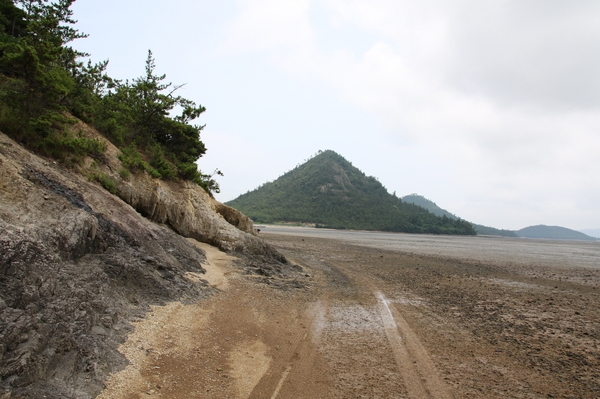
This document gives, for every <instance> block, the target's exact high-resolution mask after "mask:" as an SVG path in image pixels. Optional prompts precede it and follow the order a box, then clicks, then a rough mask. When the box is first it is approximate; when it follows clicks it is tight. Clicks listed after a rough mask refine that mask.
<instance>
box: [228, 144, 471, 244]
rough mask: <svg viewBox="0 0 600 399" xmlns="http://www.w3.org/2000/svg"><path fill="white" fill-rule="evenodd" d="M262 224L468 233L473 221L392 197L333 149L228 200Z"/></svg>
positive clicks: (372, 178)
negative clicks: (278, 223)
mask: <svg viewBox="0 0 600 399" xmlns="http://www.w3.org/2000/svg"><path fill="white" fill-rule="evenodd" d="M227 205H229V206H231V207H233V208H236V209H238V210H240V211H241V212H242V213H244V214H246V215H248V216H249V217H250V218H252V219H253V220H254V221H255V222H258V223H275V222H286V223H289V222H293V223H306V224H314V225H316V226H318V227H330V228H336V229H361V230H380V231H397V232H408V233H432V234H469V235H474V234H475V230H474V229H473V227H472V226H471V224H470V223H468V222H466V221H464V220H460V219H453V218H449V217H438V216H436V215H434V214H432V213H430V212H428V211H427V210H425V209H423V208H421V207H419V206H416V205H413V204H410V203H406V202H403V201H402V200H401V199H400V198H398V197H396V196H395V195H392V194H390V193H388V191H387V190H386V189H385V187H383V185H382V184H381V183H380V182H379V181H378V180H377V179H376V178H374V177H371V176H369V177H367V176H366V175H365V174H364V173H363V172H361V171H360V170H359V169H357V168H356V167H354V166H352V164H351V163H350V162H348V161H347V160H346V159H344V158H343V157H342V156H340V155H339V154H336V153H335V152H333V151H330V150H328V151H320V152H319V153H318V154H317V155H316V156H315V157H313V158H312V159H310V160H308V161H307V162H306V163H304V164H302V165H300V166H298V167H296V168H295V169H293V170H291V171H290V172H287V173H285V174H284V175H283V176H281V177H279V178H278V179H277V180H275V181H273V182H269V183H266V184H263V185H262V186H260V187H259V188H257V189H256V190H254V191H251V192H248V193H246V194H243V195H241V196H239V197H238V198H236V199H234V200H233V201H229V202H227Z"/></svg>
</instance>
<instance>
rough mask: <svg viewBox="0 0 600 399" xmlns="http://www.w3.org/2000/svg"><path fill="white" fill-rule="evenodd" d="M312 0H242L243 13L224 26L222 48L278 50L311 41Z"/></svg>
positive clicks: (227, 51)
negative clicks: (309, 13)
mask: <svg viewBox="0 0 600 399" xmlns="http://www.w3.org/2000/svg"><path fill="white" fill-rule="evenodd" d="M309 6H310V1H309V0H287V1H279V0H240V1H238V7H239V8H240V13H239V14H238V15H237V16H236V17H234V18H233V20H232V21H231V22H230V23H228V24H227V25H226V27H225V29H224V30H223V32H224V36H225V40H224V42H223V43H222V46H221V48H220V52H221V53H223V54H230V55H234V54H241V53H249V52H250V53H251V52H256V51H265V50H277V49H280V48H282V47H283V48H285V47H287V46H294V45H301V44H303V43H306V42H310V41H311V39H312V31H311V28H310V24H309V19H308V10H309Z"/></svg>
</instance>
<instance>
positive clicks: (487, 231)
mask: <svg viewBox="0 0 600 399" xmlns="http://www.w3.org/2000/svg"><path fill="white" fill-rule="evenodd" d="M402 201H404V202H409V203H411V204H415V205H418V206H420V207H423V208H425V209H427V210H428V211H429V212H431V213H433V214H434V215H437V216H446V217H448V218H451V219H454V220H456V219H459V217H458V216H456V215H454V214H452V213H450V212H448V211H447V210H445V209H442V208H440V207H439V206H437V204H436V203H435V202H433V201H430V200H428V199H427V198H425V197H423V196H422V195H418V194H410V195H407V196H404V197H402ZM471 224H472V225H473V227H474V228H475V231H476V232H477V234H479V235H495V236H505V237H517V235H516V234H515V232H514V231H512V230H500V229H496V228H493V227H488V226H482V225H480V224H475V223H471Z"/></svg>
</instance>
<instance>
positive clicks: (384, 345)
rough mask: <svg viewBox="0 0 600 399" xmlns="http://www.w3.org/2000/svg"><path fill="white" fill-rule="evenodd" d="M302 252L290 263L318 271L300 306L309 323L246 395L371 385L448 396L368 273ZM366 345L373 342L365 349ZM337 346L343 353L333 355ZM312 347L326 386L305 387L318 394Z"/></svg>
mask: <svg viewBox="0 0 600 399" xmlns="http://www.w3.org/2000/svg"><path fill="white" fill-rule="evenodd" d="M302 258H303V259H302V261H301V262H297V263H300V264H303V265H308V266H309V267H310V268H311V269H312V270H313V271H314V270H319V271H320V272H321V273H322V275H323V277H324V281H323V282H324V287H323V288H324V291H323V292H322V296H321V300H320V301H319V302H317V303H315V304H313V306H312V308H311V310H310V311H309V312H308V313H309V316H308V317H307V319H308V320H310V326H311V327H310V329H309V330H308V331H307V332H306V333H305V334H304V335H303V336H302V337H300V335H299V334H296V335H295V336H294V340H292V342H290V345H288V346H287V347H286V348H285V350H284V352H283V353H282V354H281V356H279V354H278V356H277V357H278V359H274V362H273V364H272V367H271V369H270V370H269V371H268V372H267V373H266V374H265V376H263V379H262V380H261V381H260V382H259V384H258V385H257V386H256V387H255V389H254V391H253V392H252V395H250V398H252V399H257V398H271V399H278V398H292V397H293V398H314V397H327V398H330V397H331V398H334V397H335V398H337V397H347V395H349V394H350V395H356V397H362V396H363V394H369V395H372V394H375V396H377V397H379V395H377V394H376V393H375V390H378V392H381V393H383V395H384V396H383V397H394V398H396V397H398V398H399V397H402V398H404V397H409V398H427V399H452V398H453V395H452V394H451V391H450V389H449V387H447V386H446V384H445V383H444V381H443V379H442V378H441V377H440V374H439V372H438V370H437V369H436V366H435V364H434V363H433V361H432V359H431V358H430V356H429V354H428V352H427V350H426V349H425V348H424V346H423V345H422V344H421V342H420V340H419V338H418V337H417V335H416V334H415V333H414V332H413V331H412V329H411V328H410V326H409V324H408V323H407V322H406V320H405V319H404V318H403V317H402V314H401V313H400V311H399V310H398V309H397V307H396V306H394V304H393V300H392V301H390V300H388V299H387V298H386V297H385V295H384V294H383V293H382V290H381V289H380V288H379V286H380V285H381V284H378V283H379V281H378V280H377V279H376V278H375V277H371V276H365V275H364V274H362V273H360V271H359V270H353V269H352V268H351V266H350V264H348V265H346V264H344V263H341V264H340V263H338V262H336V261H335V260H334V261H333V262H331V259H322V258H320V257H315V256H310V257H307V258H305V257H303V256H302ZM340 334H341V335H340ZM323 335H324V336H323ZM322 340H324V341H325V342H321V341H322ZM332 345H333V346H332ZM348 345H350V346H348ZM374 347H378V348H380V349H378V350H376V351H375V352H373V350H374ZM339 351H344V352H345V353H346V354H345V355H343V356H341V357H340V355H342V352H339ZM386 351H387V356H386ZM320 355H323V356H325V357H326V358H327V357H328V355H329V359H328V361H329V364H328V365H327V366H326V367H327V372H326V374H328V375H329V378H330V379H331V380H332V381H330V383H331V385H330V386H329V387H324V386H321V388H320V389H316V388H314V387H313V388H312V389H314V391H313V392H315V393H320V395H318V396H312V395H311V394H310V392H311V385H315V382H316V380H318V378H319V377H320V376H318V375H316V374H315V371H314V368H315V360H316V359H317V357H318V356H320ZM332 356H333V357H332ZM382 356H383V357H382ZM357 359H363V362H362V363H360V361H359V363H356V361H357ZM367 359H368V360H367ZM374 359H377V361H375V362H374ZM384 359H389V360H384ZM332 360H333V362H334V363H331V361H332ZM384 364H385V365H386V366H384ZM372 368H375V370H373V369H372ZM394 369H395V370H394ZM378 381H379V382H378ZM373 384H375V385H373ZM377 384H382V385H377ZM383 385H385V387H384V386H383ZM338 390H339V391H338ZM327 392H328V394H326V393H327ZM384 392H385V393H384ZM322 395H326V396H322ZM390 395H392V396H390Z"/></svg>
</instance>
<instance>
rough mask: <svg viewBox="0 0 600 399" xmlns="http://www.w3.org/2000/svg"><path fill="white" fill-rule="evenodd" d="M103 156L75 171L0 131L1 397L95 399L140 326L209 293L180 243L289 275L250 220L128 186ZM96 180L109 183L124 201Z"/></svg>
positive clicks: (192, 252) (174, 185) (179, 186)
mask: <svg viewBox="0 0 600 399" xmlns="http://www.w3.org/2000/svg"><path fill="white" fill-rule="evenodd" d="M76 128H78V129H80V131H81V132H82V134H85V135H94V136H96V137H99V136H97V133H95V132H94V131H93V130H91V129H90V128H88V127H87V126H85V125H80V126H76ZM99 139H101V138H99ZM107 146H108V149H107V152H106V157H105V158H104V159H101V160H87V161H86V162H85V163H84V165H83V166H81V167H80V168H79V170H73V169H69V168H66V167H64V166H62V165H60V164H57V163H56V162H54V161H52V160H48V159H44V158H41V157H38V156H36V155H35V154H33V153H31V152H29V151H28V150H26V149H24V148H23V147H21V146H20V145H19V144H17V143H15V142H14V141H13V140H11V139H10V138H8V137H7V136H5V135H4V134H1V133H0V397H2V398H4V397H23V398H40V397H46V398H92V397H95V396H96V394H97V393H98V392H99V391H100V390H101V389H102V382H103V381H104V379H105V378H106V376H107V375H108V374H109V373H111V372H113V371H115V370H118V369H120V368H122V367H124V364H125V359H124V358H123V357H122V355H120V354H119V353H118V352H117V350H116V347H117V346H118V344H119V343H121V342H123V341H124V340H125V339H126V336H127V334H128V333H129V332H130V331H131V326H130V324H129V323H130V321H131V320H132V319H133V318H136V317H142V316H143V315H144V314H145V312H146V311H148V309H149V305H152V304H161V303H165V302H167V301H173V300H183V301H195V300H198V299H200V298H202V297H203V296H205V295H209V294H210V293H211V291H212V290H213V289H212V288H211V287H210V286H209V285H208V284H207V283H206V282H204V281H202V280H201V281H199V282H198V281H197V280H196V281H192V280H190V279H188V278H187V277H186V273H188V272H194V273H203V272H204V269H203V268H202V262H203V261H204V260H205V256H204V253H203V252H202V251H201V250H200V249H198V248H197V247H196V246H194V245H191V244H190V242H189V241H188V240H186V239H185V237H191V238H194V239H196V240H199V241H202V242H206V243H210V244H212V245H215V246H217V247H219V248H221V249H223V250H225V251H227V252H230V253H235V254H238V255H239V256H240V261H239V265H240V267H242V268H245V269H247V270H248V272H254V273H259V274H263V275H269V276H273V275H286V274H287V275H292V274H293V273H294V270H293V267H292V266H291V265H289V264H288V263H287V261H286V260H285V259H284V258H283V257H282V256H281V255H280V254H279V253H278V252H277V251H275V250H274V249H273V248H271V247H269V246H268V245H266V244H265V243H264V242H263V241H262V240H261V239H260V238H258V237H257V236H256V235H255V234H253V232H254V230H253V225H252V221H251V220H250V219H248V218H247V217H245V216H244V215H242V214H240V213H239V212H237V211H235V210H233V209H232V208H229V207H226V206H224V205H222V204H220V203H218V202H217V201H215V200H214V199H212V198H211V197H210V196H209V195H208V194H207V193H205V192H204V191H203V190H202V189H201V188H200V187H198V186H196V185H193V184H191V183H185V182H165V181H159V180H156V179H151V178H150V177H149V176H147V175H146V174H144V173H140V174H137V175H132V176H129V178H128V179H123V178H121V177H120V175H119V170H120V169H121V168H122V167H121V165H120V161H119V160H118V158H117V153H118V150H117V149H116V148H114V147H113V146H112V145H110V143H107ZM92 172H93V173H103V174H104V175H105V176H108V177H109V178H110V179H112V181H113V182H114V183H115V187H116V192H117V194H118V197H117V196H115V195H112V194H110V193H108V192H107V191H106V190H105V189H104V188H102V187H101V186H100V185H99V184H97V183H93V182H91V181H90V179H89V178H88V177H86V175H87V176H90V173H92Z"/></svg>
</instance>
